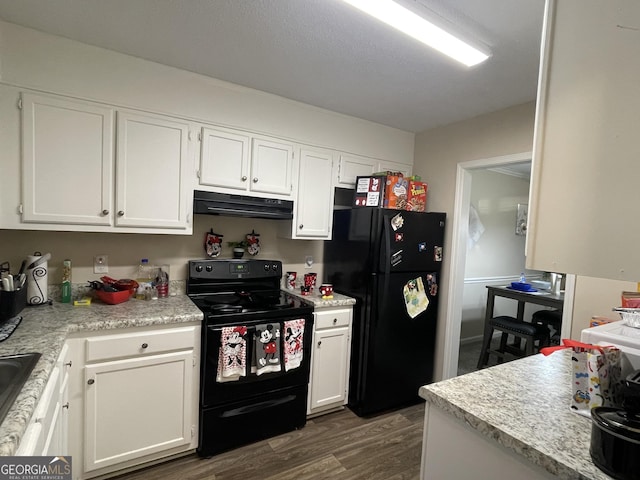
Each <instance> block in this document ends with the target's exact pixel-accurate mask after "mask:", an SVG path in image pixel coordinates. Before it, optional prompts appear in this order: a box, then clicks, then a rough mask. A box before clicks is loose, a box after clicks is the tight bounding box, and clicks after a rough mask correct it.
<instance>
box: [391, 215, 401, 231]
mask: <svg viewBox="0 0 640 480" xmlns="http://www.w3.org/2000/svg"><path fill="white" fill-rule="evenodd" d="M403 225H404V218H403V217H402V214H401V213H399V214H397V215H396V216H395V217H393V218H392V219H391V228H393V230H394V231H396V230H400V229H401V228H402V226H403Z"/></svg>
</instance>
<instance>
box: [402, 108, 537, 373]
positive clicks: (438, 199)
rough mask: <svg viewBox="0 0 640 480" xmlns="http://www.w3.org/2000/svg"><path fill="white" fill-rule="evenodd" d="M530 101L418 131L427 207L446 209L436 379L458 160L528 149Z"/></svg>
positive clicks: (417, 153) (418, 164)
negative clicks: (426, 190) (426, 187)
mask: <svg viewBox="0 0 640 480" xmlns="http://www.w3.org/2000/svg"><path fill="white" fill-rule="evenodd" d="M534 113H535V104H534V102H531V103H526V104H524V105H518V106H515V107H511V108H508V109H505V110H501V111H499V112H494V113H491V114H488V115H483V116H480V117H476V118H472V119H469V120H465V121H462V122H458V123H454V124H451V125H447V126H444V127H440V128H435V129H432V130H428V131H426V132H422V133H420V134H418V135H416V145H415V160H414V167H413V170H414V172H415V173H416V174H418V175H421V176H422V178H423V180H424V181H426V182H427V183H428V185H429V198H428V200H427V209H428V210H429V211H432V212H446V214H447V228H446V232H445V258H444V264H443V271H442V282H441V285H440V290H439V291H440V292H441V297H440V313H439V318H438V333H437V335H438V338H437V343H436V365H435V368H436V371H435V375H436V379H440V378H442V367H443V356H444V342H445V328H444V327H445V321H446V305H447V297H448V295H447V293H448V288H449V284H448V282H449V270H450V266H451V260H452V259H451V258H450V257H449V256H447V252H451V240H452V238H451V236H452V235H451V228H452V224H453V221H452V220H453V219H452V215H453V208H454V199H455V188H456V169H457V164H458V163H460V162H468V161H471V160H478V159H483V158H491V157H498V156H502V155H510V154H514V153H522V152H527V151H531V148H532V146H533V119H534Z"/></svg>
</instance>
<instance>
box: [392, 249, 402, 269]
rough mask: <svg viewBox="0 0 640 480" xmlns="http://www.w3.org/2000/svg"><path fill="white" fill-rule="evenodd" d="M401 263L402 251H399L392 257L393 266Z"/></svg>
mask: <svg viewBox="0 0 640 480" xmlns="http://www.w3.org/2000/svg"><path fill="white" fill-rule="evenodd" d="M400 262H402V250H398V251H397V252H395V253H393V254H392V255H391V266H392V267H395V266H396V265H398V264H399V263H400Z"/></svg>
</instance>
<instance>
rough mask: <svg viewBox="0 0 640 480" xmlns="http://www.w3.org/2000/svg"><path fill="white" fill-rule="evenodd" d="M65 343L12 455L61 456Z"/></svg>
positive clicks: (63, 447)
mask: <svg viewBox="0 0 640 480" xmlns="http://www.w3.org/2000/svg"><path fill="white" fill-rule="evenodd" d="M68 351H69V350H68V347H67V345H65V346H64V347H63V349H62V352H61V353H60V355H59V357H58V361H57V362H56V365H55V367H54V368H53V371H52V372H51V375H50V376H49V380H48V381H47V384H46V386H45V387H44V391H43V392H42V395H41V396H40V400H39V401H38V405H37V406H36V408H35V410H34V413H33V416H32V417H31V420H30V421H29V425H28V426H27V430H26V431H25V434H24V435H23V437H22V439H21V440H20V446H19V447H18V450H17V451H16V455H20V456H33V455H36V456H40V455H44V456H49V455H56V456H60V455H62V456H64V455H68V454H69V447H68V442H67V439H68V435H67V431H68V413H69V408H70V405H69V402H68V385H69V383H68V380H69V369H70V367H71V365H70V364H69V360H68V358H67V357H68Z"/></svg>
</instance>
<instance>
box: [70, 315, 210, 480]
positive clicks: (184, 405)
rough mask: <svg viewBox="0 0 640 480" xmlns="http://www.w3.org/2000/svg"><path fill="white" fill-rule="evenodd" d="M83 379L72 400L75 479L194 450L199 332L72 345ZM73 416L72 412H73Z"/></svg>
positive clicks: (142, 332)
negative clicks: (79, 407)
mask: <svg viewBox="0 0 640 480" xmlns="http://www.w3.org/2000/svg"><path fill="white" fill-rule="evenodd" d="M73 341H74V342H75V345H74V346H75V347H76V348H77V350H78V351H77V354H78V360H79V361H81V362H82V364H83V368H82V374H80V375H76V376H75V377H74V378H73V382H72V384H73V386H72V395H74V396H76V397H77V399H78V401H79V402H80V403H82V404H83V406H84V409H83V415H77V416H76V418H75V419H74V421H72V422H71V428H72V432H71V435H70V436H71V437H72V438H73V441H72V442H71V443H72V444H73V445H72V447H73V448H72V450H73V451H72V455H74V458H77V459H78V460H77V461H75V462H74V478H76V479H82V478H91V477H96V476H100V475H104V474H107V473H111V472H115V471H118V470H122V469H130V468H132V467H135V466H137V465H141V464H143V463H147V462H152V461H155V460H158V459H161V458H164V457H168V456H171V455H175V454H178V453H182V452H186V451H189V450H192V449H195V448H196V447H197V424H198V384H199V382H198V378H199V371H200V362H199V355H200V326H199V325H190V326H181V327H175V326H172V327H171V328H166V327H165V328H158V327H154V328H150V327H149V328H147V327H144V328H132V329H126V330H117V331H111V332H109V333H108V334H107V333H104V332H101V334H96V335H95V336H90V337H84V338H77V339H73ZM74 411H75V410H74Z"/></svg>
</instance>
